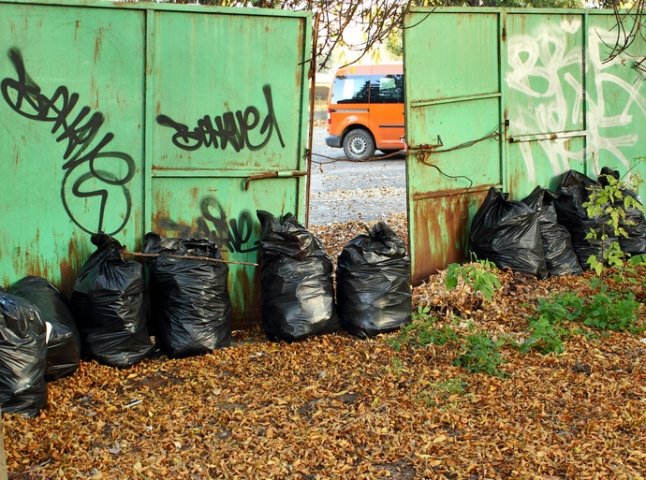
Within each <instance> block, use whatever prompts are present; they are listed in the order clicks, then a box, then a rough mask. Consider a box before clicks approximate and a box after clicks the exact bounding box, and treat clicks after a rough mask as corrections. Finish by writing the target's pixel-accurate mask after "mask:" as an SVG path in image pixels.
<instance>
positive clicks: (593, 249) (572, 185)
mask: <svg viewBox="0 0 646 480" xmlns="http://www.w3.org/2000/svg"><path fill="white" fill-rule="evenodd" d="M597 186H598V183H597V182H595V181H594V180H592V179H591V178H588V177H587V176H585V175H583V174H582V173H580V172H577V171H576V170H568V171H567V172H565V173H564V174H563V175H562V176H561V181H560V186H559V188H558V189H557V191H556V200H555V201H554V206H555V207H556V214H557V216H558V221H559V223H560V224H561V225H563V226H564V227H565V228H567V230H568V232H570V236H571V237H572V247H574V251H575V252H576V254H577V257H579V263H580V264H581V267H582V268H583V269H584V270H588V269H589V268H590V267H589V265H588V258H589V257H591V256H595V257H597V258H598V259H601V255H602V252H603V250H604V249H605V248H607V247H608V246H609V245H610V243H612V242H613V241H616V240H617V239H616V238H615V237H613V236H612V235H609V237H608V239H607V240H606V241H605V242H604V241H602V240H601V235H602V232H603V222H604V221H605V219H604V217H602V216H600V217H596V218H590V217H589V216H588V212H587V210H586V208H585V207H584V206H583V204H584V203H586V202H587V201H588V200H589V199H590V192H591V189H593V188H595V187H597ZM591 231H595V232H596V233H597V239H596V240H595V239H586V236H587V235H588V234H589V233H590V232H591Z"/></svg>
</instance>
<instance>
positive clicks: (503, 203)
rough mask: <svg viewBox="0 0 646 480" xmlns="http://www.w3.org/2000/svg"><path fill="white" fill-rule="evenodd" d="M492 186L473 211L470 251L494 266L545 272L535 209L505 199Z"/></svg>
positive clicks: (544, 275)
mask: <svg viewBox="0 0 646 480" xmlns="http://www.w3.org/2000/svg"><path fill="white" fill-rule="evenodd" d="M507 197H508V194H503V193H502V192H500V191H498V190H497V189H495V188H494V187H491V188H490V189H489V192H488V193H487V197H486V198H485V200H484V202H483V203H482V205H481V206H480V209H479V210H478V211H477V212H476V215H475V217H474V218H473V222H472V224H471V234H470V236H469V240H470V244H471V251H472V252H473V253H474V254H475V255H476V256H477V257H478V258H480V259H488V260H490V261H492V262H494V263H495V264H496V266H497V267H498V268H511V269H512V270H513V271H517V272H524V273H530V274H532V275H536V276H537V277H538V278H545V277H546V276H547V265H546V264H545V254H544V253H543V240H542V239H541V232H540V227H539V221H538V211H537V210H534V209H533V208H531V207H530V206H528V205H526V204H525V203H523V202H516V201H512V200H508V199H507Z"/></svg>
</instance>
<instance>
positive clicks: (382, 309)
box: [336, 222, 411, 338]
mask: <svg viewBox="0 0 646 480" xmlns="http://www.w3.org/2000/svg"><path fill="white" fill-rule="evenodd" d="M336 288H337V295H336V298H337V311H338V314H339V318H340V320H341V326H342V327H343V328H344V329H346V330H347V331H349V332H350V333H352V334H353V335H357V336H359V337H362V338H367V337H374V336H375V335H378V334H380V333H385V332H390V331H392V330H396V329H398V328H399V327H401V326H402V325H404V324H406V323H408V322H409V321H410V316H411V290H410V259H409V258H408V255H407V254H406V246H405V245H404V242H403V241H402V240H401V239H400V238H399V237H398V236H397V234H395V232H393V231H392V229H391V228H390V227H389V226H388V225H386V223H384V222H379V223H377V224H376V225H375V226H374V227H373V228H372V229H370V230H369V231H368V234H367V235H366V234H363V235H358V236H357V237H355V238H353V239H352V240H351V241H350V242H349V243H348V244H347V245H346V246H345V247H344V248H343V251H342V252H341V255H339V259H338V262H337V270H336Z"/></svg>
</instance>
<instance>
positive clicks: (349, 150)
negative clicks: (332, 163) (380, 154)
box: [343, 128, 375, 160]
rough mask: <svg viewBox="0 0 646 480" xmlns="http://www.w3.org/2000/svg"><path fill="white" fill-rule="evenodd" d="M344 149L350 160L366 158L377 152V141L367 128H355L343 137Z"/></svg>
mask: <svg viewBox="0 0 646 480" xmlns="http://www.w3.org/2000/svg"><path fill="white" fill-rule="evenodd" d="M343 151H344V152H345V155H346V157H348V158H349V159H350V160H366V159H368V158H370V157H372V156H373V155H374V154H375V141H374V140H373V139H372V135H370V132H368V131H367V130H364V129H363V128H355V129H354V130H350V131H349V132H348V134H347V135H346V136H345V138H344V139H343Z"/></svg>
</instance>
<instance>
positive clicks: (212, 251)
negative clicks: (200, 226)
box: [144, 232, 231, 357]
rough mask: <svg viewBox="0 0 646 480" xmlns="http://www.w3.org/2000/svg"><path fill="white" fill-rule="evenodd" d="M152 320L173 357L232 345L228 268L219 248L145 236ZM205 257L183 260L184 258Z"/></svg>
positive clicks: (207, 243)
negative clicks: (151, 258) (149, 260)
mask: <svg viewBox="0 0 646 480" xmlns="http://www.w3.org/2000/svg"><path fill="white" fill-rule="evenodd" d="M144 251H145V252H146V253H154V254H159V256H158V257H157V258H155V259H154V260H153V261H151V262H149V272H150V278H149V282H150V283H149V286H150V289H149V293H150V300H151V322H152V325H153V329H154V331H155V332H156V336H157V343H158V345H159V347H160V348H161V349H162V351H164V353H166V354H167V355H168V356H170V357H186V356H189V355H200V354H203V353H207V352H210V351H211V350H213V349H215V348H220V347H226V346H227V345H230V344H231V302H230V300H229V293H228V290H227V276H228V273H229V267H228V266H227V264H226V263H223V262H215V261H211V260H206V259H207V258H210V259H214V260H221V259H222V256H221V254H220V250H219V249H218V247H217V246H216V245H215V244H214V243H213V242H210V241H209V240H206V239H182V238H164V237H161V236H160V235H158V234H156V233H152V232H151V233H148V234H146V239H145V246H144ZM186 256H190V257H202V259H198V258H180V257H186Z"/></svg>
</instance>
